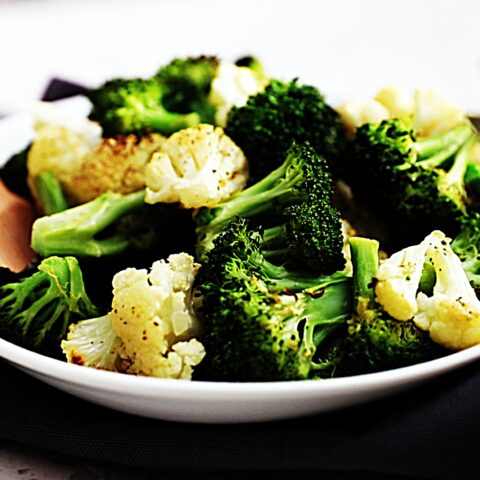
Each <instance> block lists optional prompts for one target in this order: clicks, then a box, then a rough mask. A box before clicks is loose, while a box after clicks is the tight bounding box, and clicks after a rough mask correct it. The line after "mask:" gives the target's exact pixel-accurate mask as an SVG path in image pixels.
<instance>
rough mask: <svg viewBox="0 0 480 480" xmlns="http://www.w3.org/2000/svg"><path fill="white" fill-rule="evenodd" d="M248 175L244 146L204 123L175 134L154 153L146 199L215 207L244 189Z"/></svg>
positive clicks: (147, 176) (148, 177) (147, 178)
mask: <svg viewBox="0 0 480 480" xmlns="http://www.w3.org/2000/svg"><path fill="white" fill-rule="evenodd" d="M247 178H248V163H247V159H246V158H245V155H244V154H243V152H242V151H241V150H240V148H239V147H237V145H235V143H233V141H232V140H231V139H230V137H228V136H227V135H226V134H225V133H224V131H223V129H222V128H220V127H214V126H212V125H207V124H201V125H198V126H196V127H192V128H187V129H184V130H180V131H179V132H177V133H174V134H173V135H172V136H171V137H169V138H168V140H167V141H166V142H165V143H163V145H162V146H161V147H160V149H159V150H158V151H157V152H155V153H154V154H153V155H152V158H151V160H150V162H149V163H148V165H147V168H146V172H145V181H146V185H147V190H146V196H145V201H146V202H147V203H157V202H162V203H177V202H178V203H179V204H180V205H181V206H182V207H184V208H199V207H213V206H215V205H217V204H218V203H220V202H221V201H223V200H226V199H227V198H229V197H231V196H232V195H233V194H234V193H236V192H238V191H240V190H242V189H243V188H244V187H245V185H246V183H247Z"/></svg>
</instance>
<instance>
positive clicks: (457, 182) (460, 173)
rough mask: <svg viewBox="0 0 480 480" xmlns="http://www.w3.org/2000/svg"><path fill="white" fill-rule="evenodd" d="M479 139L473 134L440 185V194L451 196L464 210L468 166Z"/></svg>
mask: <svg viewBox="0 0 480 480" xmlns="http://www.w3.org/2000/svg"><path fill="white" fill-rule="evenodd" d="M476 142H477V138H476V135H475V134H471V135H470V137H469V138H468V140H467V141H466V142H465V143H464V144H463V145H462V147H461V148H460V150H459V151H458V153H457V154H456V155H455V158H454V160H453V164H452V166H451V167H450V169H449V170H448V172H447V173H446V174H445V176H443V177H442V178H441V180H440V181H439V184H438V189H439V191H440V192H442V193H444V194H446V195H449V196H450V197H451V198H452V199H454V200H455V201H456V202H457V204H458V206H459V207H462V208H463V205H464V204H465V196H466V192H465V188H464V178H465V173H466V171H467V165H468V162H469V160H470V157H471V152H472V150H473V148H474V147H475V145H476Z"/></svg>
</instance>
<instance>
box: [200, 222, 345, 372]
mask: <svg viewBox="0 0 480 480" xmlns="http://www.w3.org/2000/svg"><path fill="white" fill-rule="evenodd" d="M261 241H262V239H261V230H260V229H251V228H249V226H248V222H247V221H246V220H244V219H239V220H237V221H236V222H233V223H231V224H230V225H228V226H227V227H226V228H225V229H224V230H223V231H222V233H221V234H220V235H219V236H218V237H217V238H216V239H215V241H214V248H213V249H212V250H211V251H210V252H209V253H208V256H207V259H206V262H205V264H204V265H203V266H202V269H201V271H200V273H199V275H198V276H197V282H196V290H195V292H194V294H195V297H196V302H195V303H196V304H197V311H198V313H199V315H200V318H201V321H202V324H203V334H202V336H201V338H200V340H201V341H202V343H203V344H204V345H205V350H206V352H207V355H206V357H205V360H204V362H202V364H201V365H200V369H199V376H200V377H201V378H206V379H211V380H223V381H275V380H294V379H304V378H312V377H317V376H320V375H321V372H322V370H323V368H324V365H323V363H322V360H321V355H320V351H321V348H322V344H323V343H324V342H325V341H326V339H328V338H329V337H330V336H331V335H332V334H333V333H334V332H335V331H336V330H337V329H338V328H340V327H341V326H342V325H344V324H345V322H346V321H347V320H348V319H349V318H350V316H351V293H352V292H351V284H350V279H349V278H348V277H347V276H346V275H345V274H342V273H337V274H335V275H333V276H330V277H313V276H308V275H305V274H300V273H295V272H293V271H289V270H287V269H285V268H284V267H277V266H275V265H272V264H271V263H270V262H268V261H267V260H266V259H265V257H264V256H263V254H262V251H261Z"/></svg>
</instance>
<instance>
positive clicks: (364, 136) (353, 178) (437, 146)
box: [343, 119, 476, 247]
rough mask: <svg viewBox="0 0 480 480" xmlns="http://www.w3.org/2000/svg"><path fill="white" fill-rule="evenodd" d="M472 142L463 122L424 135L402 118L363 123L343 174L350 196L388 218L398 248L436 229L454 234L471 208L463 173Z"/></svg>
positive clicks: (470, 132) (468, 127) (383, 217)
mask: <svg viewBox="0 0 480 480" xmlns="http://www.w3.org/2000/svg"><path fill="white" fill-rule="evenodd" d="M475 141H476V140H475V136H474V134H473V133H472V131H471V127H470V126H469V125H468V124H466V123H465V124H461V125H459V126H456V127H453V128H451V129H450V130H447V131H446V132H443V133H441V134H437V135H435V136H432V137H428V138H422V139H417V138H416V137H415V136H414V134H413V131H412V130H411V128H410V126H409V125H408V122H405V121H403V120H402V119H393V120H384V121H382V122H381V123H379V124H366V125H363V126H361V127H360V128H359V129H358V130H357V133H356V137H355V139H354V141H353V144H352V152H351V154H350V155H347V156H345V159H348V160H346V166H345V168H344V172H343V173H344V177H345V179H346V181H347V183H348V184H349V185H350V186H351V187H352V190H353V194H354V198H355V199H356V200H358V201H359V202H360V203H361V204H363V205H365V206H366V207H367V208H368V209H369V210H371V211H372V212H374V213H376V214H378V215H379V216H380V217H381V218H382V219H384V220H385V221H386V223H387V225H388V228H389V231H391V232H393V234H392V237H395V238H397V241H398V242H400V243H398V244H397V245H395V246H396V247H399V246H404V245H405V244H409V243H412V242H416V241H418V240H419V239H421V238H423V237H424V236H425V235H426V234H428V233H429V232H431V231H432V230H434V229H440V230H442V231H444V232H445V233H447V234H448V235H455V234H456V233H458V228H459V225H460V222H461V219H462V218H463V217H464V216H465V214H466V213H467V212H468V209H469V202H468V198H467V194H466V190H465V182H464V176H465V171H466V167H467V164H468V159H469V157H470V154H471V151H472V148H473V146H474V142H475ZM392 219H393V220H392Z"/></svg>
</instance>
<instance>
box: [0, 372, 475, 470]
mask: <svg viewBox="0 0 480 480" xmlns="http://www.w3.org/2000/svg"><path fill="white" fill-rule="evenodd" d="M0 378H1V379H2V384H3V388H2V394H1V395H0V437H3V438H4V439H9V440H13V441H16V442H20V443H22V444H25V445H30V446H35V447H39V448H46V449H51V450H54V451H56V452H59V453H65V454H69V455H74V456H80V457H84V458H88V459H90V460H99V461H104V462H112V463H116V464H121V465H128V466H134V467H143V468H148V469H155V470H173V471H194V470H201V471H210V472H211V471H217V472H218V471H226V470H228V471H231V470H235V471H239V470H254V471H260V470H276V471H283V470H291V469H293V470H302V471H303V470H309V471H329V472H348V471H352V472H359V471H360V472H372V475H373V474H374V473H377V474H380V473H381V474H383V475H401V476H402V478H434V479H455V480H458V479H462V480H464V479H469V478H472V479H473V478H475V479H477V478H478V471H480V455H479V453H478V436H479V432H480V401H479V398H480V369H479V367H478V365H472V366H469V367H464V368H461V369H459V370H457V371H455V372H452V373H451V374H448V375H446V376H443V377H441V378H439V379H436V380H434V381H431V382H429V383H427V384H425V385H423V386H421V387H417V388H415V389H413V390H410V391H408V392H405V393H402V394H400V395H395V396H391V397H388V398H386V399H384V400H381V401H376V402H372V403H369V404H366V405H362V406H357V407H355V408H350V409H345V410H340V411H336V412H334V413H328V414H322V415H315V416H310V417H305V418H301V419H295V420H289V421H282V422H265V423H259V424H243V425H200V424H199V425H195V424H186V423H174V422H166V421H157V420H151V419H146V418H141V417H136V416H133V415H128V414H124V413H119V412H115V411H112V410H108V409H106V408H103V407H99V406H96V405H93V404H90V403H87V402H85V401H83V400H79V399H77V398H74V397H72V396H70V395H67V394H65V393H62V392H59V391H57V390H55V389H53V388H51V387H49V386H47V385H44V384H42V383H41V382H39V381H37V380H34V379H31V378H30V377H28V376H27V375H26V374H24V373H21V372H19V371H16V370H15V369H14V368H13V367H11V366H9V365H7V364H6V363H0ZM342 478H343V477H342ZM345 478H346V477H345ZM348 478H350V477H348ZM351 478H355V479H358V478H359V477H358V474H355V475H353V476H352V477H351ZM366 478H371V477H366Z"/></svg>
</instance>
